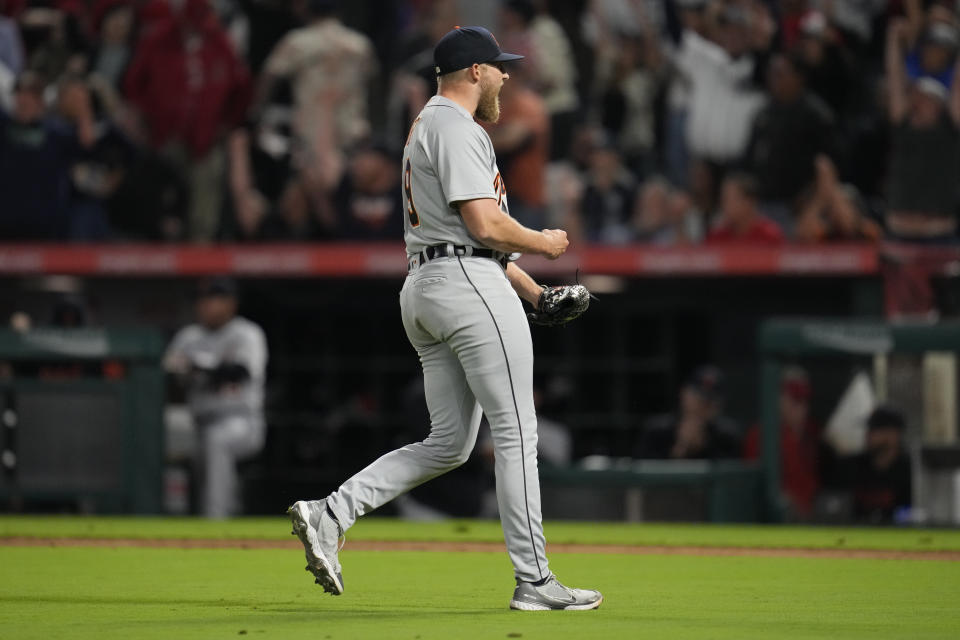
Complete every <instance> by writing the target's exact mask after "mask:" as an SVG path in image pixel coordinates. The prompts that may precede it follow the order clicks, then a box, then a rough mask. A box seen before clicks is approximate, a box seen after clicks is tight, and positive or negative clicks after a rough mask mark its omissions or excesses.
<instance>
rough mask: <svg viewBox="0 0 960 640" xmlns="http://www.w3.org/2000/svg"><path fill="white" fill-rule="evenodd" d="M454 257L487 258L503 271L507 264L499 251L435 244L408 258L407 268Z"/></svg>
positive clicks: (507, 260)
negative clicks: (437, 259)
mask: <svg viewBox="0 0 960 640" xmlns="http://www.w3.org/2000/svg"><path fill="white" fill-rule="evenodd" d="M455 256H463V257H465V258H469V257H473V258H489V259H491V260H496V261H497V262H498V263H499V264H500V266H501V267H503V268H504V269H506V268H507V263H508V262H509V259H508V258H507V255H506V254H504V253H502V252H500V251H494V250H493V249H484V248H481V247H468V246H465V245H462V244H456V245H455V244H435V245H433V246H430V247H426V248H425V249H424V250H423V251H421V252H420V253H418V254H415V255H412V256H410V257H409V260H408V263H407V268H408V269H413V268H414V267H415V266H417V265H418V264H420V265H422V264H425V263H427V262H430V261H431V260H435V259H436V258H453V257H455ZM415 258H419V261H416V260H415Z"/></svg>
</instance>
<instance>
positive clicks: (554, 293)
mask: <svg viewBox="0 0 960 640" xmlns="http://www.w3.org/2000/svg"><path fill="white" fill-rule="evenodd" d="M589 306H590V292H589V291H587V288H586V287H585V286H583V285H582V284H574V285H566V286H562V287H543V291H542V292H541V293H540V302H539V304H538V305H537V310H536V311H533V312H531V313H528V314H527V318H528V319H529V320H530V322H531V323H532V324H539V325H543V326H547V327H557V326H560V325H562V324H566V323H568V322H570V321H571V320H573V319H574V318H578V317H580V315H581V314H583V312H584V311H586V310H587V307H589Z"/></svg>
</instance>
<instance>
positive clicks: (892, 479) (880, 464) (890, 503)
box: [834, 406, 913, 524]
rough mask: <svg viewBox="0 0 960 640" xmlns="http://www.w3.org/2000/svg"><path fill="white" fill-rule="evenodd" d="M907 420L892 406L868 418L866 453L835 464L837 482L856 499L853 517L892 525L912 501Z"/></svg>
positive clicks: (875, 412) (868, 521)
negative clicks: (906, 430) (906, 439)
mask: <svg viewBox="0 0 960 640" xmlns="http://www.w3.org/2000/svg"><path fill="white" fill-rule="evenodd" d="M905 429H906V420H905V419H904V417H903V413H902V412H900V411H899V410H898V409H895V408H893V407H890V406H880V407H877V408H876V409H874V411H873V412H872V413H871V414H870V416H869V418H867V442H866V450H865V451H864V452H863V453H861V454H859V455H856V456H852V457H848V458H841V459H839V460H838V461H837V462H836V470H835V471H834V479H835V480H834V481H835V482H839V484H840V486H841V487H842V488H844V489H846V490H847V491H849V492H850V493H851V495H852V498H853V514H854V517H855V518H856V519H857V520H858V521H860V522H864V523H869V524H883V523H892V522H894V521H895V519H896V518H897V516H898V511H900V510H902V509H908V508H910V506H911V504H912V502H913V476H912V472H911V463H910V456H909V455H908V454H907V451H906V448H905V446H904V442H903V432H904V430H905Z"/></svg>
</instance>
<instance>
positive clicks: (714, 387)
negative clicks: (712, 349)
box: [636, 366, 741, 460]
mask: <svg viewBox="0 0 960 640" xmlns="http://www.w3.org/2000/svg"><path fill="white" fill-rule="evenodd" d="M722 412H723V374H722V373H721V371H720V370H719V369H717V368H716V367H712V366H703V367H699V368H698V369H697V370H696V371H694V373H693V375H692V376H691V377H690V378H689V379H688V380H687V382H686V383H685V384H684V385H683V387H682V388H681V389H680V404H679V409H678V412H677V413H671V414H665V415H661V416H656V417H654V418H651V419H649V420H648V421H647V422H646V423H645V424H644V425H643V430H642V433H641V435H640V441H639V443H638V447H637V449H636V457H638V458H649V459H660V458H670V459H701V458H702V459H708V460H714V459H718V458H737V457H739V456H740V450H741V444H740V434H739V430H738V429H737V425H736V424H735V423H734V422H733V421H732V420H730V419H729V418H726V417H724V416H723V415H722Z"/></svg>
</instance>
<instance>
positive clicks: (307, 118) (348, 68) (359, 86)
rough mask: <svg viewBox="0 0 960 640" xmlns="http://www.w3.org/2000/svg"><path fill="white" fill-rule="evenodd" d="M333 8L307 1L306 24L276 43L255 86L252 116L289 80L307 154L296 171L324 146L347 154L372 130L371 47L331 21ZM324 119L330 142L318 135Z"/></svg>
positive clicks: (329, 1)
mask: <svg viewBox="0 0 960 640" xmlns="http://www.w3.org/2000/svg"><path fill="white" fill-rule="evenodd" d="M336 4H337V2H336V0H308V3H307V6H308V14H309V17H310V20H311V22H310V24H308V25H307V26H305V27H302V28H299V29H294V30H293V31H291V32H290V33H288V34H287V35H286V36H284V38H283V39H282V40H281V41H280V42H279V43H278V44H277V46H276V47H275V48H274V49H273V51H272V52H271V53H270V56H269V57H268V58H267V61H266V62H265V63H264V67H263V73H262V75H261V77H260V81H259V85H258V88H257V94H256V96H257V97H256V107H255V113H257V112H258V111H259V108H260V107H261V106H262V105H263V104H265V103H266V101H267V100H268V99H269V97H270V95H271V94H272V92H273V90H274V88H275V86H276V84H277V83H278V82H279V81H280V80H281V79H285V78H289V80H290V82H291V84H292V86H293V93H294V101H295V112H294V132H295V134H296V136H297V137H298V145H299V146H302V148H303V153H304V154H306V155H305V156H304V157H303V158H301V159H300V160H299V161H298V162H297V166H298V167H303V166H305V165H307V164H310V163H314V162H318V161H319V159H320V158H323V157H324V156H325V155H326V152H327V146H328V144H332V145H333V147H334V148H336V149H338V150H340V151H349V150H350V149H351V148H352V147H354V146H355V145H357V144H358V143H360V142H362V141H364V140H366V139H367V138H368V137H369V136H370V132H371V126H370V121H369V119H368V106H369V105H368V103H369V100H370V83H371V81H372V80H373V79H374V78H375V76H376V73H377V61H376V58H375V57H374V50H373V45H372V44H371V42H370V40H369V39H368V38H367V36H365V35H364V34H362V33H360V32H358V31H354V30H353V29H350V28H348V27H346V26H344V25H343V24H342V23H341V22H340V21H339V20H338V19H337V18H336V17H335V15H334V10H335V8H336ZM331 105H332V111H329V112H328V110H330V109H331ZM320 106H322V107H323V108H319V107H320ZM326 119H330V120H332V123H333V124H332V143H328V142H327V141H326V140H322V141H321V140H318V138H321V139H324V138H326V137H327V133H326V132H322V131H321V130H322V129H324V128H325V123H324V122H323V121H324V120H326Z"/></svg>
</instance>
